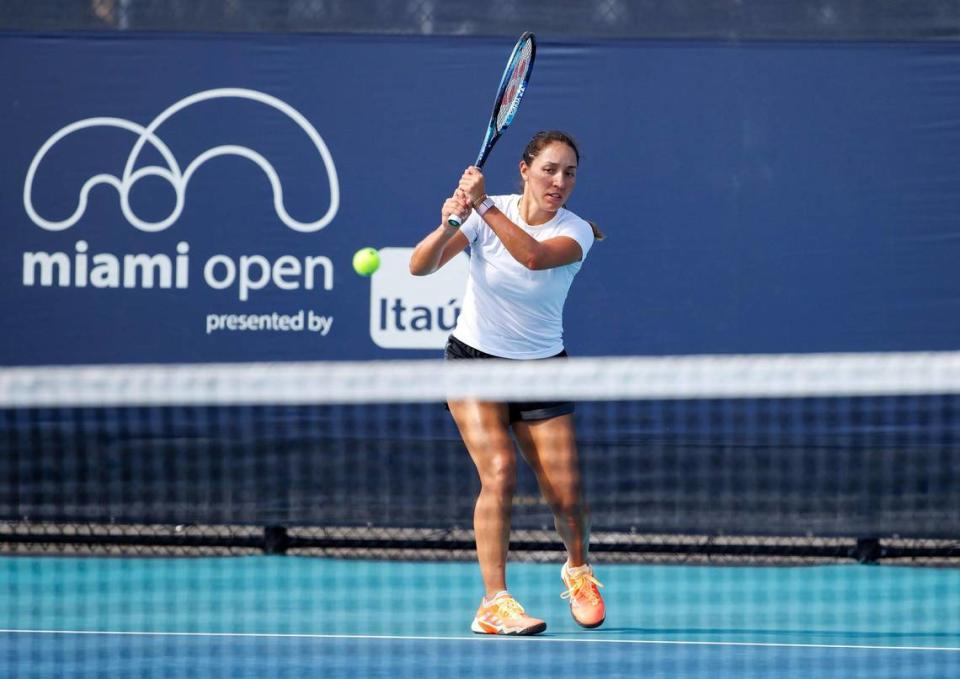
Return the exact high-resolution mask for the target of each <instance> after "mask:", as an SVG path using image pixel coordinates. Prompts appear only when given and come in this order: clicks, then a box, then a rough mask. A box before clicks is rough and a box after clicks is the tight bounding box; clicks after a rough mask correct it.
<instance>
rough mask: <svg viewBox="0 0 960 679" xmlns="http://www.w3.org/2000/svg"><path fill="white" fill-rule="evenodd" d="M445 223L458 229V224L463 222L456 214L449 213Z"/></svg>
mask: <svg viewBox="0 0 960 679" xmlns="http://www.w3.org/2000/svg"><path fill="white" fill-rule="evenodd" d="M447 224H449V225H450V226H452V227H455V228H457V229H459V228H460V225H461V224H463V222H461V221H460V217H459V216H458V215H450V216H449V217H447Z"/></svg>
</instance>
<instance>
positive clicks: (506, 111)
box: [447, 33, 537, 227]
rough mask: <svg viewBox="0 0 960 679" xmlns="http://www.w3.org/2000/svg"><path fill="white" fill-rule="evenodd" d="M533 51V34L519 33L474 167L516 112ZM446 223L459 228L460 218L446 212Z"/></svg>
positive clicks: (526, 79)
mask: <svg viewBox="0 0 960 679" xmlns="http://www.w3.org/2000/svg"><path fill="white" fill-rule="evenodd" d="M536 54H537V43H536V41H535V40H534V39H533V33H524V34H523V35H521V36H520V39H519V40H517V44H516V45H515V46H514V48H513V52H511V53H510V58H509V59H508V60H507V67H506V68H505V69H504V70H503V76H502V77H501V78H500V87H499V88H498V89H497V97H496V99H494V101H493V112H492V113H491V114H490V122H489V123H488V124H487V133H486V135H485V136H484V138H483V145H482V146H481V147H480V155H478V156H477V162H475V163H474V165H476V166H477V167H478V168H481V167H483V164H484V163H485V162H486V161H487V156H488V155H490V150H491V149H492V148H493V145H494V144H496V143H497V140H498V139H500V135H501V134H503V131H504V130H505V129H507V128H508V127H509V126H510V123H512V122H513V118H514V116H516V115H517V109H518V108H520V100H521V99H523V93H524V92H525V91H526V89H527V83H528V82H530V74H531V73H532V72H533V58H534V57H535V56H536ZM447 223H448V224H449V225H450V226H456V227H459V226H460V217H459V216H457V215H450V216H449V217H447Z"/></svg>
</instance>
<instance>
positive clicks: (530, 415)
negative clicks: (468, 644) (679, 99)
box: [410, 131, 605, 635]
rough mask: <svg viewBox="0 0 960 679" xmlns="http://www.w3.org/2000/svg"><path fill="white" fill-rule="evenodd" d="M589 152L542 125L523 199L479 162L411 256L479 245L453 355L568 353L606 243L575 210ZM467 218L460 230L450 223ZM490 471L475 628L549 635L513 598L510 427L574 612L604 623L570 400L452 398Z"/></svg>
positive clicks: (442, 256) (417, 267)
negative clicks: (574, 302)
mask: <svg viewBox="0 0 960 679" xmlns="http://www.w3.org/2000/svg"><path fill="white" fill-rule="evenodd" d="M579 160H580V154H579V151H578V150H577V146H576V144H575V143H574V141H573V139H571V138H570V137H569V136H568V135H566V134H564V133H562V132H558V131H548V132H538V133H537V134H536V135H535V136H534V137H533V139H532V140H531V141H530V143H529V144H528V145H527V147H526V149H525V150H524V152H523V156H522V159H521V161H520V177H521V179H522V181H523V193H522V194H520V195H504V196H487V194H486V189H485V185H484V177H483V174H482V173H481V172H480V170H478V169H477V168H476V167H468V168H467V169H466V171H465V172H464V173H463V176H462V177H461V178H460V184H459V186H458V188H457V190H456V191H455V193H454V194H453V195H452V196H451V197H450V198H448V199H447V200H446V201H445V202H444V204H443V208H442V214H441V220H440V224H441V225H440V226H439V227H437V228H436V229H435V230H434V231H433V232H432V233H430V234H429V235H428V236H427V237H426V238H424V239H423V240H422V241H420V243H419V244H418V245H417V247H416V248H415V249H414V251H413V255H412V256H411V258H410V272H411V273H413V274H414V275H417V276H422V275H427V274H430V273H433V272H434V271H436V270H437V269H439V268H440V267H442V266H443V265H444V264H446V263H447V262H448V261H450V260H451V259H452V258H453V257H454V256H456V255H457V254H459V253H460V252H463V250H464V249H465V248H466V247H467V246H468V245H469V246H470V275H469V278H468V280H467V289H466V294H465V296H464V300H463V308H462V310H461V312H460V316H459V318H458V320H457V325H456V327H455V328H454V330H453V334H452V335H451V336H450V339H449V341H448V342H447V346H446V350H445V352H444V356H445V358H446V359H448V360H456V359H485V358H502V359H520V360H530V359H547V358H560V357H564V356H566V351H564V348H563V327H562V314H563V304H564V301H565V300H566V297H567V291H568V290H569V288H570V283H571V282H572V281H573V277H574V276H575V275H576V273H577V271H579V270H580V267H581V265H582V264H583V260H584V258H585V257H586V255H587V252H589V250H590V246H591V245H592V244H593V241H594V240H595V239H600V238H602V234H600V232H599V230H598V229H597V228H596V227H595V226H594V225H593V224H590V223H588V222H586V221H584V220H583V219H580V218H579V217H578V216H576V215H575V214H573V213H572V212H570V211H569V210H567V209H565V208H564V205H565V204H566V202H567V200H568V199H569V198H570V194H571V193H572V192H573V187H574V185H575V184H576V179H577V165H578V163H579ZM453 213H456V214H457V215H458V216H459V217H460V218H461V221H462V225H461V226H460V228H459V229H458V228H455V227H451V226H449V225H448V222H447V217H448V216H449V215H450V214H453ZM448 407H449V409H450V412H451V414H452V415H453V418H454V420H455V421H456V423H457V427H458V429H459V430H460V434H461V436H462V437H463V441H464V444H466V447H467V450H468V451H469V453H470V456H471V458H472V459H473V462H474V464H475V465H476V467H477V471H478V472H479V475H480V486H481V488H480V495H479V497H478V498H477V503H476V508H475V510H474V518H473V520H474V532H475V533H476V542H477V557H478V560H479V562H480V572H481V575H482V577H483V584H484V587H485V588H486V596H484V598H483V601H482V603H481V604H480V608H479V610H478V611H477V614H476V617H475V618H474V620H473V624H472V625H471V629H472V630H473V631H474V632H476V633H478V634H522V635H527V634H538V633H540V632H542V631H543V630H545V629H546V627H547V625H546V623H545V622H544V621H543V620H539V619H537V618H534V617H531V616H529V615H527V614H526V613H525V611H524V609H523V607H522V606H521V605H520V604H519V603H518V602H517V601H516V600H515V599H514V598H513V597H512V596H511V595H510V594H509V593H508V591H507V584H506V561H507V548H508V545H509V540H510V508H511V504H512V500H513V492H514V488H515V486H516V452H515V449H514V446H513V442H512V439H511V436H510V430H511V429H512V430H513V433H514V435H515V437H516V440H517V442H518V443H519V445H520V449H521V452H522V454H523V457H524V459H525V460H526V461H527V463H528V464H529V465H530V467H531V469H532V470H533V471H534V473H535V475H536V477H537V481H538V483H539V486H540V491H541V492H542V493H543V496H544V499H545V500H546V501H547V503H548V504H549V506H550V508H551V510H552V511H553V514H554V520H555V524H556V527H557V531H558V532H559V534H560V537H561V539H562V540H563V543H564V545H565V546H566V549H567V562H566V563H565V564H564V565H563V569H562V571H561V577H562V580H563V583H564V585H565V586H566V591H565V592H564V593H563V594H562V595H561V596H563V597H564V598H565V599H568V600H569V602H570V611H571V613H572V614H573V617H574V619H575V620H576V621H577V622H578V623H579V624H580V625H582V626H584V627H597V626H598V625H600V624H601V623H602V622H603V620H604V617H605V608H604V603H603V599H602V597H601V596H600V592H599V590H598V589H597V588H598V587H599V586H602V585H600V583H599V582H598V581H597V580H596V579H595V578H594V576H593V570H592V569H591V567H590V565H589V563H588V562H587V557H588V525H587V509H586V506H585V503H584V501H583V498H582V497H581V489H580V470H579V462H578V457H577V446H576V439H575V435H574V425H573V414H572V413H573V404H572V403H570V402H543V403H495V402H486V401H476V400H464V401H452V402H450V403H449V404H448Z"/></svg>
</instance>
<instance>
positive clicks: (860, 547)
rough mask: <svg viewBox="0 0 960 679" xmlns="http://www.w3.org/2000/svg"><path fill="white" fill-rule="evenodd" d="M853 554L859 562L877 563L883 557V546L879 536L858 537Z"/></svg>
mask: <svg viewBox="0 0 960 679" xmlns="http://www.w3.org/2000/svg"><path fill="white" fill-rule="evenodd" d="M853 556H854V558H856V560H857V562H858V563H862V564H875V563H877V562H878V561H879V560H880V558H881V557H883V548H882V547H881V546H880V540H879V539H877V538H857V546H856V547H855V548H854V551H853Z"/></svg>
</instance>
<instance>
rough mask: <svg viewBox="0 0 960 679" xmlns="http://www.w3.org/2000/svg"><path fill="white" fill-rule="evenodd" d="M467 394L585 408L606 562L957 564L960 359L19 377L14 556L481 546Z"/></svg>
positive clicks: (0, 470) (596, 551)
mask: <svg viewBox="0 0 960 679" xmlns="http://www.w3.org/2000/svg"><path fill="white" fill-rule="evenodd" d="M447 398H458V399H459V398H480V399H489V400H511V401H542V400H546V399H551V400H553V399H572V400H574V401H575V402H576V403H577V410H576V413H575V422H576V428H577V434H578V447H579V451H580V457H581V465H582V468H583V490H584V495H585V497H586V500H587V501H588V503H589V506H590V516H591V525H592V540H591V553H592V555H593V559H594V560H596V561H636V560H641V561H643V560H655V561H661V560H662V561H670V560H680V561H691V560H708V561H710V560H730V561H739V560H747V561H776V560H830V561H861V562H873V561H878V560H909V561H913V562H925V561H933V562H936V561H944V560H945V561H950V560H952V559H955V558H957V557H958V556H960V528H958V527H960V483H958V481H960V418H958V415H960V354H958V353H929V354H849V355H844V354H839V355H793V356H712V357H660V358H580V359H569V360H565V361H547V362H519V363H517V362H507V361H502V362H501V361H489V362H482V365H478V364H477V362H458V363H456V364H452V365H451V364H446V365H445V364H443V363H442V362H440V361H390V362H373V363H307V364H299V363H279V364H244V365H140V366H64V367H32V368H5V369H2V370H0V413H2V421H0V422H2V424H0V427H2V433H0V484H2V485H0V548H2V550H3V551H5V552H7V553H10V552H13V553H36V552H41V553H47V552H66V553H83V552H85V551H106V552H108V553H110V552H116V553H124V552H129V551H133V552H135V553H150V554H152V553H176V554H179V553H187V554H189V553H224V552H225V553H238V554H239V553H255V552H267V553H293V554H300V553H305V554H321V555H328V556H340V557H367V556H371V555H372V556H388V557H397V558H403V559H407V558H413V559H435V560H437V559H440V560H444V559H455V560H457V559H473V558H474V552H473V548H474V544H473V533H472V513H473V503H474V500H475V497H476V495H477V492H478V489H479V481H478V479H477V474H476V471H475V469H474V467H473V464H472V463H471V461H470V458H469V456H468V454H467V453H466V451H465V448H464V445H463V443H462V441H461V439H460V437H459V434H458V432H457V430H456V427H455V425H454V424H453V422H452V419H451V417H450V414H449V413H448V412H447V411H446V409H445V408H444V406H443V403H444V401H445V400H446V399H447ZM518 469H519V480H518V487H517V491H516V494H515V498H514V507H513V521H512V525H513V527H514V533H513V535H512V541H511V556H512V558H516V559H529V560H534V561H538V560H547V559H555V558H556V557H557V553H558V552H559V551H561V550H562V545H561V544H560V542H559V539H558V537H557V536H556V533H555V531H554V530H553V516H552V513H551V512H550V509H549V507H548V506H547V505H546V504H545V503H544V501H543V499H542V496H541V494H540V492H539V490H538V488H537V484H536V480H535V479H534V477H533V475H532V473H530V472H529V471H528V470H527V469H526V468H525V467H524V465H522V464H520V465H519V466H518Z"/></svg>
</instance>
